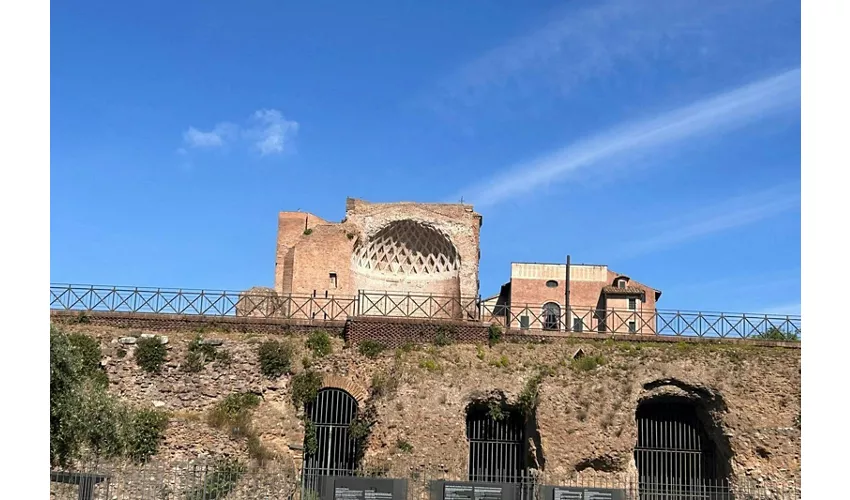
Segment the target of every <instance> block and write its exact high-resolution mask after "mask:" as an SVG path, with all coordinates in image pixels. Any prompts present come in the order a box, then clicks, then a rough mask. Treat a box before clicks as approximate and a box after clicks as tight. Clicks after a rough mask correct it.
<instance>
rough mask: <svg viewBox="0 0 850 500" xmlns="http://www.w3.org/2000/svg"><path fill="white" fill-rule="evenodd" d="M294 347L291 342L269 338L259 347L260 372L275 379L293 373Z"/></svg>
mask: <svg viewBox="0 0 850 500" xmlns="http://www.w3.org/2000/svg"><path fill="white" fill-rule="evenodd" d="M293 352H294V349H293V348H292V345H291V344H290V343H289V342H280V341H278V340H267V341H265V342H263V343H262V344H260V346H259V347H258V348H257V357H258V358H259V360H260V372H262V374H263V375H265V376H266V377H268V378H271V379H275V378H278V377H280V376H282V375H286V374H289V373H291V370H292V354H293Z"/></svg>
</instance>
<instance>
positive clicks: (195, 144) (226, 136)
mask: <svg viewBox="0 0 850 500" xmlns="http://www.w3.org/2000/svg"><path fill="white" fill-rule="evenodd" d="M238 130H239V127H238V126H236V125H233V124H232V123H219V124H218V125H216V126H215V128H213V129H212V130H210V131H209V132H204V131H202V130H198V129H196V128H195V127H189V129H188V130H186V131H185V132H183V143H184V144H186V146H188V147H190V148H218V147H221V146H224V145H225V144H226V143H227V141H229V140H230V139H232V138H233V137H234V135H235V132H236V131H238Z"/></svg>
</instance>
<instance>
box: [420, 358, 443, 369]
mask: <svg viewBox="0 0 850 500" xmlns="http://www.w3.org/2000/svg"><path fill="white" fill-rule="evenodd" d="M419 368H423V369H425V370H428V371H429V372H439V371H442V368H441V367H440V364H439V363H437V360H436V359H434V358H425V359H423V360H421V361H419Z"/></svg>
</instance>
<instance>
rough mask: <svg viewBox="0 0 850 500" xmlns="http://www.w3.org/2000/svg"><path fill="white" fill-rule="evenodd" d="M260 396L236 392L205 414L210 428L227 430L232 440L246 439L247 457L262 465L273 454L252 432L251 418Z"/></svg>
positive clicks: (254, 432) (255, 433) (253, 431)
mask: <svg viewBox="0 0 850 500" xmlns="http://www.w3.org/2000/svg"><path fill="white" fill-rule="evenodd" d="M260 402H261V398H260V396H258V395H256V394H254V393H250V392H237V393H233V394H230V395H228V396H227V397H225V398H224V399H222V400H221V401H219V402H218V403H217V404H216V405H215V406H213V407H212V409H211V410H210V411H209V413H208V414H207V423H209V424H210V425H211V426H212V427H215V428H218V429H224V430H227V432H228V433H230V435H231V436H232V437H234V438H243V437H244V438H247V444H248V455H249V456H250V457H251V458H253V459H255V460H256V461H257V462H258V463H260V464H263V463H264V462H266V461H267V460H269V459H271V458H273V456H274V454H273V453H271V452H270V451H269V450H268V448H266V447H265V446H263V444H262V442H261V441H260V436H259V435H258V434H257V432H256V431H255V430H254V426H253V422H252V416H253V412H254V410H255V409H256V408H257V407H258V406H259V405H260Z"/></svg>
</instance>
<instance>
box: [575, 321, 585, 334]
mask: <svg viewBox="0 0 850 500" xmlns="http://www.w3.org/2000/svg"><path fill="white" fill-rule="evenodd" d="M573 331H574V332H582V331H584V321H582V320H581V318H573Z"/></svg>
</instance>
